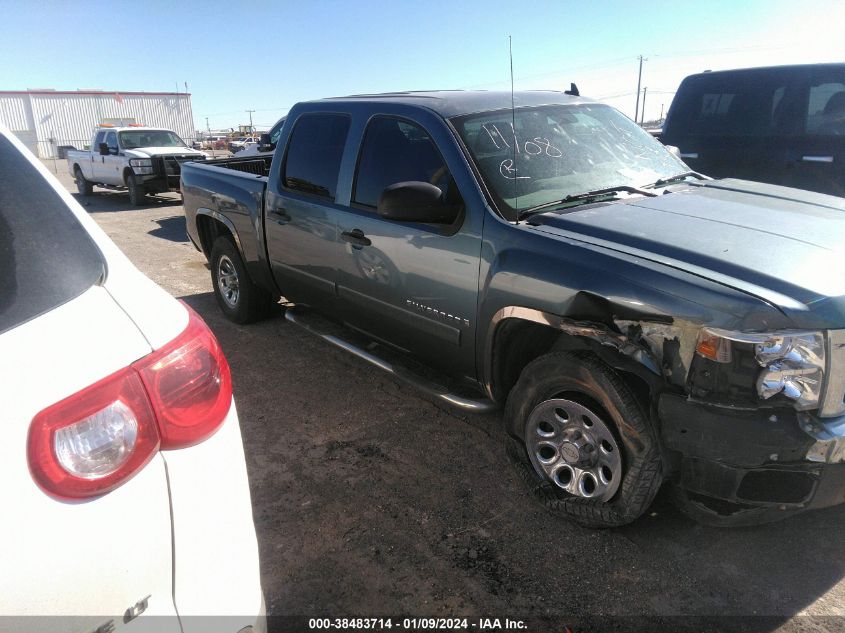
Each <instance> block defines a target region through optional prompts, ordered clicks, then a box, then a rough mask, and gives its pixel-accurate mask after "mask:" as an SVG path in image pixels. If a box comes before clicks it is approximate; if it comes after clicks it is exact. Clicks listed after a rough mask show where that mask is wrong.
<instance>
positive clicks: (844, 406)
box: [819, 330, 845, 417]
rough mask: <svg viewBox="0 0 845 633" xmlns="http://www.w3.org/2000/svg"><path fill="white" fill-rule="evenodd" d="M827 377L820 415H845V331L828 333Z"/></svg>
mask: <svg viewBox="0 0 845 633" xmlns="http://www.w3.org/2000/svg"><path fill="white" fill-rule="evenodd" d="M826 352H827V372H826V373H827V376H826V380H825V389H824V393H823V394H822V400H821V407H820V408H819V415H820V416H822V417H832V416H839V415H843V414H845V330H830V331H828V333H827V350H826Z"/></svg>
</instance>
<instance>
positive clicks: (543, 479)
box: [504, 352, 663, 528]
mask: <svg viewBox="0 0 845 633" xmlns="http://www.w3.org/2000/svg"><path fill="white" fill-rule="evenodd" d="M558 398H564V399H565V400H567V401H572V402H575V403H577V404H578V405H580V406H582V407H584V408H585V409H586V410H588V411H590V412H591V413H592V414H594V415H595V417H596V418H597V419H598V420H600V421H601V423H603V426H604V428H605V430H606V431H609V432H610V433H611V434H612V436H613V437H614V438H615V440H616V445H617V446H618V447H619V449H620V450H619V455H620V457H621V465H619V466H617V467H618V468H619V472H620V473H621V480H619V479H617V483H615V486H617V487H616V488H615V489H614V490H615V492H613V491H612V490H610V489H608V490H607V493H608V494H610V493H611V492H612V496H610V497H609V498H608V499H606V500H601V499H598V498H585V497H583V496H578V495H575V494H569V493H567V492H565V491H564V490H562V489H561V487H560V486H559V485H556V484H555V483H554V482H553V481H552V480H551V478H550V477H549V476H548V475H546V474H545V473H543V472H539V470H538V468H536V467H535V466H534V465H533V464H532V461H531V459H530V458H529V455H528V448H527V445H526V436H525V435H526V425H527V423H528V421H529V416H530V415H531V413H532V411H534V410H535V407H537V406H538V405H540V403H546V405H544V406H547V405H548V401H550V400H554V399H558ZM539 410H540V409H538V411H539ZM504 421H505V428H506V431H507V438H508V440H507V441H508V454H509V456H510V457H511V459H512V461H513V463H514V465H515V466H516V468H517V470H518V472H519V473H520V475H521V476H522V478H523V479H524V481H525V482H526V483H527V484H528V485H529V487H530V489H531V490H532V492H533V493H534V495H535V496H536V497H537V498H538V499H539V500H540V501H541V502H542V503H543V504H544V505H545V506H546V508H547V509H549V510H550V511H552V512H553V513H555V514H558V515H562V516H564V517H565V518H567V519H570V520H572V521H574V522H576V523H578V524H580V525H583V526H586V527H602V528H607V527H617V526H620V525H625V524H627V523H631V522H632V521H634V520H636V519H637V518H638V517H640V516H641V515H642V514H643V513H644V512H645V511H646V509H647V508H648V507H649V505H650V504H651V502H652V501H653V500H654V496H655V495H656V494H657V491H658V490H659V489H660V486H661V484H662V482H663V477H662V474H661V460H660V448H659V445H658V442H657V440H656V439H655V435H654V432H653V431H652V429H651V424H650V422H649V420H648V418H647V416H646V414H645V413H643V410H642V408H641V406H640V404H639V402H638V401H637V399H636V397H635V396H634V395H633V393H632V392H631V390H630V389H629V388H628V386H627V385H626V384H625V383H624V382H623V381H622V379H621V378H620V377H619V376H618V375H617V374H616V372H615V371H614V370H613V369H611V368H610V367H609V366H608V365H606V364H604V363H603V362H602V361H600V360H599V359H598V358H597V357H596V356H594V355H593V354H591V353H589V352H552V353H549V354H546V355H544V356H541V357H539V358H537V359H536V360H534V361H533V362H531V363H529V364H528V365H527V366H526V367H525V369H523V371H522V374H520V377H519V380H518V381H517V383H516V385H515V386H514V388H513V389H512V390H511V393H510V395H509V396H508V400H507V404H506V406H505V415H504ZM563 428H565V427H563ZM538 432H539V429H538ZM588 450H593V448H590V449H588ZM561 454H562V453H561ZM587 454H588V455H589V453H587ZM538 455H539V453H538ZM535 462H536V460H535ZM617 463H618V462H617Z"/></svg>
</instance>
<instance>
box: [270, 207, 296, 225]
mask: <svg viewBox="0 0 845 633" xmlns="http://www.w3.org/2000/svg"><path fill="white" fill-rule="evenodd" d="M267 215H269V216H272V218H273V221H274V222H275V223H276V224H287V223H288V222H290V221H291V220H292V218H291V217H290V216H289V215H288V212H287V211H285V210H284V209H282V208H281V207H275V208H273V209H270V210H269V211H267Z"/></svg>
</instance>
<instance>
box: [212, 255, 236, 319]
mask: <svg viewBox="0 0 845 633" xmlns="http://www.w3.org/2000/svg"><path fill="white" fill-rule="evenodd" d="M217 287H218V288H219V289H220V295H221V296H222V297H223V301H225V302H226V304H227V305H228V306H229V307H232V308H234V307H235V306H236V305H237V303H238V297H239V296H240V294H241V287H240V283H239V282H238V271H237V270H236V269H235V265H234V264H233V263H232V260H231V259H229V257H228V256H227V255H223V256H222V257H221V258H220V262H219V263H218V265H217Z"/></svg>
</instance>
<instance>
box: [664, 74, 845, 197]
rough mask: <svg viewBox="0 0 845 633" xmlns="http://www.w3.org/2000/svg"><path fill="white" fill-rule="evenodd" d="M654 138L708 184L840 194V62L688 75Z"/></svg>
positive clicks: (843, 132)
mask: <svg viewBox="0 0 845 633" xmlns="http://www.w3.org/2000/svg"><path fill="white" fill-rule="evenodd" d="M661 140H662V141H663V142H664V143H666V144H667V145H674V146H676V147H678V148H679V149H680V151H681V157H682V158H683V160H684V161H685V162H686V163H687V164H688V165H689V166H690V167H692V168H693V169H695V170H697V171H700V172H702V173H705V174H707V175H708V176H713V177H714V178H726V177H735V178H745V179H748V180H757V181H760V182H767V183H772V184H776V185H785V186H789V187H797V188H799V189H808V190H810V191H818V192H821V193H829V194H833V195H837V196H845V64H809V65H801V66H775V67H768V68H749V69H744V70H727V71H720V72H704V73H700V74H697V75H691V76H689V77H687V78H686V79H684V81H683V82H682V83H681V86H680V88H679V89H678V92H677V94H676V95H675V99H674V101H673V102H672V106H671V107H670V108H669V113H668V115H667V117H666V122H665V123H664V125H663V131H662V134H661Z"/></svg>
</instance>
